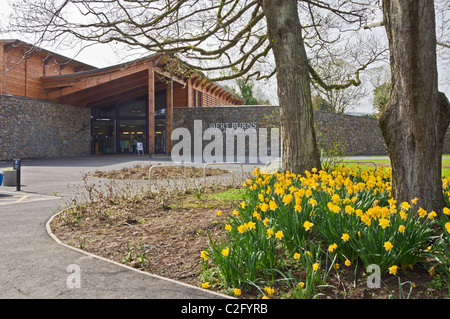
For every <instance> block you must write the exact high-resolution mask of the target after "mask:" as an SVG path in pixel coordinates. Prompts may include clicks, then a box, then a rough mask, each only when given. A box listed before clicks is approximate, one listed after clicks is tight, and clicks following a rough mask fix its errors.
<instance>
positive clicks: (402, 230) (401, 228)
mask: <svg viewBox="0 0 450 319" xmlns="http://www.w3.org/2000/svg"><path fill="white" fill-rule="evenodd" d="M405 228H406V227H405V226H404V225H400V226H398V231H399V232H400V233H404V232H405Z"/></svg>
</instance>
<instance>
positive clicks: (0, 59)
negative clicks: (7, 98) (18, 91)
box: [0, 45, 6, 94]
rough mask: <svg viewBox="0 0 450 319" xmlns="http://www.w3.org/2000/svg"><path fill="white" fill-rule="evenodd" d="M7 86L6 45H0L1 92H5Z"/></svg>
mask: <svg viewBox="0 0 450 319" xmlns="http://www.w3.org/2000/svg"><path fill="white" fill-rule="evenodd" d="M5 87H6V53H5V46H4V45H3V46H0V94H3V93H5Z"/></svg>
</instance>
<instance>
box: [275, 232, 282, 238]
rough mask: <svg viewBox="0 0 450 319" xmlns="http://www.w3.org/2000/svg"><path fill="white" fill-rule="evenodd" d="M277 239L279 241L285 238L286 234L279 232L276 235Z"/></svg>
mask: <svg viewBox="0 0 450 319" xmlns="http://www.w3.org/2000/svg"><path fill="white" fill-rule="evenodd" d="M275 237H276V238H278V239H282V238H283V237H284V234H283V232H282V231H281V230H279V231H277V233H276V234H275Z"/></svg>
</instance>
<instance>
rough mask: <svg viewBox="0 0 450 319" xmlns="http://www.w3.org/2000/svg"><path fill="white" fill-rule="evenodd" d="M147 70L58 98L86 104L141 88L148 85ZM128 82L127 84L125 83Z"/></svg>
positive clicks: (75, 103)
mask: <svg viewBox="0 0 450 319" xmlns="http://www.w3.org/2000/svg"><path fill="white" fill-rule="evenodd" d="M146 81H147V72H140V73H137V74H133V75H130V76H127V77H125V78H123V79H120V80H115V81H111V82H107V83H103V84H100V85H98V86H95V87H92V88H89V89H86V90H81V91H78V92H75V93H72V94H69V95H66V96H63V97H61V98H59V99H58V101H66V102H67V101H71V103H69V104H73V105H85V104H87V103H90V102H92V101H96V100H100V99H108V98H110V97H113V96H116V95H119V94H121V93H124V92H127V91H130V90H133V89H135V88H139V87H142V86H145V87H146ZM124 83H126V85H124Z"/></svg>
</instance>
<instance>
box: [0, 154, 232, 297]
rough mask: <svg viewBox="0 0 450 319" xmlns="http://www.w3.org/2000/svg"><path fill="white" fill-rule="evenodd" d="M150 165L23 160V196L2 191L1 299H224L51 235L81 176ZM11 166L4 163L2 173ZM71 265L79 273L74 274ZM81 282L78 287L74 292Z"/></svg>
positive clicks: (129, 160) (109, 159) (125, 160)
mask: <svg viewBox="0 0 450 319" xmlns="http://www.w3.org/2000/svg"><path fill="white" fill-rule="evenodd" d="M148 160H149V159H148V158H147V157H145V158H144V157H142V156H141V157H136V156H130V157H126V156H124V157H120V156H104V157H80V158H65V159H39V160H23V161H22V187H21V191H20V192H17V191H16V190H15V187H6V186H0V243H1V249H0V298H8V299H9V298H33V299H37V298H39V299H40V298H80V299H81V298H93V299H100V298H117V299H120V298H133V299H139V298H152V299H154V298H165V299H168V298H169V299H178V298H180V299H185V298H186V299H199V298H208V299H210V298H224V297H226V296H223V295H220V294H216V293H212V292H209V291H207V290H205V289H200V288H197V287H194V286H190V285H186V284H183V283H180V282H176V281H172V280H168V279H165V278H161V277H157V276H153V275H149V274H146V273H143V272H139V271H137V270H135V269H132V268H130V267H126V266H123V265H119V264H116V263H113V262H110V261H107V260H104V259H101V258H98V257H95V256H92V255H89V254H86V253H84V252H81V251H77V250H74V249H71V248H69V247H66V246H64V245H62V244H60V243H58V242H57V241H56V240H55V239H54V238H52V237H51V236H50V235H49V233H48V232H47V229H46V224H47V222H48V221H49V219H50V218H51V216H52V215H53V214H54V213H55V212H58V211H59V210H60V209H61V207H62V205H63V204H65V203H66V202H67V201H68V199H70V197H71V196H72V195H73V194H75V193H77V192H78V191H79V189H80V186H81V180H82V176H83V173H86V172H89V171H95V170H96V169H102V170H109V169H113V168H120V167H123V166H124V165H127V166H132V165H133V164H135V163H137V162H144V161H145V162H148ZM11 165H12V163H11V162H1V161H0V170H1V169H2V168H6V167H8V166H11ZM55 195H56V196H55ZM71 265H76V267H79V268H78V269H77V270H76V271H75V272H73V273H72V270H70V269H71V268H70V267H72V266H71ZM78 274H79V277H75V276H77V275H78ZM73 278H75V280H72V279H73ZM77 278H80V279H81V280H80V281H79V282H80V284H81V286H80V288H77V287H76V286H75V287H73V286H74V285H73V283H76V282H78V281H76V279H77ZM68 279H69V281H68ZM68 282H69V284H68Z"/></svg>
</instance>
